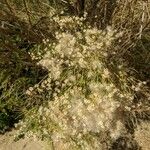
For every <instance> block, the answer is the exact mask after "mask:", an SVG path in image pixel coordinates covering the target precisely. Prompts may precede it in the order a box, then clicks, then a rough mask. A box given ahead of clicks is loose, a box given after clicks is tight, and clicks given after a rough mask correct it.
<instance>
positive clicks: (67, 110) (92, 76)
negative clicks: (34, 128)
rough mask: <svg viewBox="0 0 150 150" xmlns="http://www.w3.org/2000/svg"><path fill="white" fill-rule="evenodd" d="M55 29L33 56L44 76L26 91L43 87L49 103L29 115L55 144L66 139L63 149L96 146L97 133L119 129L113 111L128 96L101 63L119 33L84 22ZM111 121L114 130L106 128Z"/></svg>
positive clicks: (117, 133) (95, 147) (41, 90)
mask: <svg viewBox="0 0 150 150" xmlns="http://www.w3.org/2000/svg"><path fill="white" fill-rule="evenodd" d="M73 20H76V21H77V18H73V19H72V18H69V19H68V20H66V19H65V20H61V21H60V23H61V26H64V24H66V22H67V21H68V22H71V21H73ZM56 21H57V19H56ZM78 24H79V23H78ZM55 35H56V42H53V43H50V41H49V40H44V44H45V47H46V48H45V49H44V50H43V51H44V52H45V54H44V56H42V59H41V60H40V61H39V62H38V65H41V66H43V67H45V68H46V69H47V70H48V71H49V73H48V76H47V78H45V79H43V81H41V82H40V84H39V85H35V86H34V87H30V89H29V90H28V91H27V94H28V95H32V93H33V92H35V91H36V89H37V90H38V94H40V93H42V92H43V90H46V91H47V92H48V93H50V95H51V96H50V97H49V98H50V99H49V102H48V106H46V107H45V106H41V107H40V108H39V110H38V113H37V112H36V113H35V114H33V116H34V115H35V116H36V117H35V118H36V119H37V118H38V121H37V122H38V126H39V128H40V129H42V131H41V132H42V134H43V135H45V136H46V137H48V136H51V139H52V141H53V143H54V145H57V144H56V143H57V142H58V141H60V143H63V145H65V143H68V144H67V147H68V145H69V148H66V150H67V149H72V148H77V147H78V148H79V147H80V148H81V149H88V150H89V149H92V148H93V147H94V149H100V147H101V143H100V140H99V137H100V136H101V134H103V133H105V132H110V133H111V134H110V136H112V137H118V136H119V134H120V133H121V126H120V128H119V127H118V126H117V125H116V122H118V119H117V117H116V114H117V113H116V112H117V111H118V108H119V107H120V105H121V103H120V101H121V100H125V99H128V98H129V97H130V93H129V94H127V95H123V94H122V93H121V92H120V91H119V90H118V89H117V88H116V87H115V85H114V84H112V83H111V79H110V72H109V70H108V68H106V67H105V63H104V60H105V58H106V57H107V55H108V53H109V47H110V46H111V44H112V42H113V41H114V39H116V38H118V34H116V32H115V31H114V30H113V29H111V28H110V27H108V28H107V30H106V31H101V30H98V29H96V28H90V27H89V28H87V29H85V28H83V30H81V31H77V32H70V31H65V32H62V31H59V32H56V33H55ZM27 122H28V121H27ZM115 126H117V129H116V130H115V129H114V130H110V129H111V128H113V127H114V128H115ZM114 131H115V133H113V134H112V132H114Z"/></svg>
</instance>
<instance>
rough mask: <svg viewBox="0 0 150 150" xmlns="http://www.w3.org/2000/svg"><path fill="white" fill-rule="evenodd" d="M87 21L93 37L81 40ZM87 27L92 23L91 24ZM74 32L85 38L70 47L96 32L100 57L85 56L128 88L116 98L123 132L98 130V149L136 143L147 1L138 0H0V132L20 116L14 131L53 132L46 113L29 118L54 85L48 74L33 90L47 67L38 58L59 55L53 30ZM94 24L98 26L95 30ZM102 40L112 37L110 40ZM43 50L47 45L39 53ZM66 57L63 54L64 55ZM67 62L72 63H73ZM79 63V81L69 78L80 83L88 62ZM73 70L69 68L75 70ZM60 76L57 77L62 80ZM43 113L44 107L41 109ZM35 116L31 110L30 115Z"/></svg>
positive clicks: (145, 108) (149, 68) (143, 116)
mask: <svg viewBox="0 0 150 150" xmlns="http://www.w3.org/2000/svg"><path fill="white" fill-rule="evenodd" d="M68 18H69V19H68ZM90 29H91V30H92V34H93V35H94V36H95V37H96V38H95V39H94V41H92V42H93V43H94V44H93V43H92V42H91V41H90V40H89V42H91V43H92V44H91V43H88V42H87V41H86V35H85V34H84V33H86V32H85V31H87V30H90ZM93 29H96V32H94V31H93ZM111 31H112V32H113V36H112V37H113V38H112V37H111V36H109V37H110V38H109V39H105V37H106V36H107V34H108V35H109V33H110V34H111V33H112V32H111ZM78 32H80V33H82V35H81V36H82V38H83V39H84V38H85V40H81V41H80V39H77V41H78V43H77V47H80V46H82V45H84V46H89V45H90V46H89V47H91V46H92V45H96V44H97V43H100V41H98V38H99V37H101V38H100V39H102V38H104V46H103V48H100V50H102V51H103V54H99V53H98V56H100V58H94V59H93V58H92V55H93V54H91V58H90V59H91V60H96V61H97V62H100V63H101V64H102V68H104V69H105V70H103V71H101V73H100V74H98V75H99V76H101V78H100V79H99V80H100V82H102V83H103V85H106V86H107V85H110V84H113V86H114V88H116V89H117V90H118V91H119V92H120V93H124V95H127V94H131V95H132V100H124V98H120V100H119V102H121V103H122V105H121V106H120V107H119V108H118V109H119V112H120V114H121V118H122V120H121V122H122V124H123V125H124V127H125V133H124V134H122V135H119V136H118V137H117V138H116V139H113V140H112V139H111V138H109V136H106V135H107V132H105V134H104V135H103V137H104V139H105V140H102V143H105V144H106V146H105V149H108V148H110V149H135V150H137V149H140V147H139V146H138V144H137V142H136V141H134V140H133V139H134V132H135V130H136V126H137V125H138V124H139V123H140V122H143V121H145V120H147V121H149V120H150V116H149V115H150V111H149V101H150V95H149V88H150V3H149V1H145V0H138V1H137V0H111V1H108V0H94V1H93V0H1V1H0V132H1V133H4V132H5V131H7V130H9V129H11V128H12V127H14V125H15V123H18V122H19V120H21V121H23V123H22V122H21V123H19V124H18V128H19V127H20V128H21V130H20V132H19V136H22V135H24V134H26V133H28V134H30V131H31V132H33V133H34V134H37V133H38V136H39V135H40V138H46V139H47V138H48V139H51V138H52V137H51V132H52V131H51V130H50V127H48V124H50V123H49V121H50V120H48V121H47V122H46V121H45V122H44V123H39V122H38V120H36V119H37V118H38V119H39V120H40V115H38V116H36V115H37V112H39V109H41V108H42V109H41V111H42V110H43V109H44V108H45V106H47V104H48V103H49V101H52V100H54V99H53V94H54V93H55V87H56V85H55V80H52V81H51V82H50V83H48V85H52V87H51V89H48V87H45V86H43V87H42V90H43V91H42V92H39V91H37V89H38V88H40V87H41V86H42V85H41V84H42V83H43V82H44V81H45V79H47V77H49V75H50V72H51V70H52V68H47V67H46V65H43V62H42V60H45V57H48V59H49V60H51V58H54V59H58V58H59V57H60V56H59V55H61V54H60V53H57V49H56V47H55V46H57V45H58V44H61V40H60V39H61V38H60V39H59V38H57V35H59V36H60V37H61V36H63V33H64V34H68V33H69V34H71V35H72V36H74V37H75V38H76V34H77V33H78ZM93 32H94V33H93ZM99 32H101V33H103V34H102V35H101V33H100V34H99V35H98V34H97V33H99ZM56 33H57V34H56ZM116 35H118V36H116ZM66 38H67V37H66ZM70 38H72V37H70ZM111 38H112V39H111ZM107 40H108V41H109V40H110V41H111V44H110V45H109V44H108V45H109V46H108V45H107V43H106V42H107ZM68 42H69V41H68ZM86 42H87V43H86ZM73 48H74V49H75V47H73ZM48 51H49V52H50V53H51V51H54V53H53V54H52V55H48V56H46V53H47V52H48ZM81 53H82V52H81ZM96 54H97V53H96ZM105 54H106V55H105ZM67 59H68V58H63V61H66V60H67ZM69 60H70V58H69ZM86 60H87V58H86ZM86 63H88V62H86ZM73 67H74V68H76V65H75V66H73ZM80 67H81V66H79V69H81V70H78V71H81V72H82V73H83V74H82V75H83V78H82V81H81V82H80V80H78V81H79V82H80V83H78V81H76V82H75V84H76V85H78V86H80V87H82V88H83V89H86V90H87V89H88V88H86V87H88V85H87V86H85V84H89V80H88V79H87V78H86V73H87V72H88V71H89V70H90V69H91V70H92V67H91V68H90V67H89V68H90V69H89V68H88V67H85V68H84V67H81V68H80ZM54 68H56V67H55V66H54ZM64 68H65V69H66V68H67V67H66V66H65V67H64ZM88 69H89V70H88ZM72 70H73V69H72ZM72 70H71V71H72ZM73 71H75V69H74V70H73ZM73 71H72V72H73ZM86 71H87V72H86ZM96 71H97V72H98V71H99V69H97V70H96ZM107 71H108V72H109V77H107V75H108V74H107ZM72 72H71V73H72ZM54 73H56V72H55V71H54ZM63 73H66V74H67V76H65V79H67V78H68V76H69V73H70V72H69V71H68V70H67V71H64V72H63ZM94 73H95V72H94ZM72 74H73V75H75V76H76V75H78V74H80V73H79V72H75V73H74V72H73V73H72ZM96 75H97V74H95V75H94V78H96V77H95V76H96ZM105 75H106V77H105ZM62 78H63V76H62ZM62 78H61V79H58V81H61V82H63V81H64V80H63V79H62ZM76 78H78V77H76ZM79 79H80V78H79ZM92 81H93V79H92ZM44 84H45V83H44ZM37 85H38V87H37ZM73 85H74V84H73ZM68 87H71V88H72V87H73V86H72V84H71V86H70V85H69V86H68V85H66V89H67V88H68ZM36 88H37V89H36ZM58 89H59V90H60V91H61V92H62V93H61V94H60V95H63V92H64V91H63V90H64V89H63V88H61V87H59V88H58ZM68 89H69V88H68ZM104 89H105V87H104ZM107 92H108V91H107ZM111 92H112V91H109V93H111ZM35 93H36V94H35ZM50 93H52V94H50ZM99 93H101V92H99ZM126 98H127V97H126ZM50 103H51V102H50ZM56 107H57V106H56ZM50 108H52V106H51V104H50ZM108 111H109V109H108ZM43 112H44V111H43ZM50 114H51V113H50ZM44 115H45V114H44V113H43V117H44ZM35 116H36V117H37V118H36V119H35V120H34V119H33V118H34V117H35ZM32 117H33V118H32ZM58 122H59V121H58ZM24 124H26V127H25V128H24V127H23V125H24ZM22 129H23V130H22ZM43 129H46V131H47V132H50V133H48V136H47V134H44V133H43ZM53 130H55V129H53ZM113 132H114V131H113ZM43 135H46V136H43ZM100 136H101V134H100ZM83 138H84V137H83ZM98 139H99V135H98V136H97V135H93V133H90V134H89V139H88V140H89V141H90V140H91V141H92V140H93V141H97V140H98ZM108 139H109V140H108ZM73 140H74V139H73ZM88 140H87V141H88ZM131 141H132V142H131ZM128 143H130V144H128ZM54 145H55V143H54ZM77 145H78V146H77V147H75V149H77V148H79V149H84V148H82V147H80V144H77ZM108 145H109V146H108ZM85 147H86V148H88V147H87V146H85ZM66 149H67V148H66ZM89 149H90V148H89ZM94 149H96V147H94ZM103 149H104V148H103Z"/></svg>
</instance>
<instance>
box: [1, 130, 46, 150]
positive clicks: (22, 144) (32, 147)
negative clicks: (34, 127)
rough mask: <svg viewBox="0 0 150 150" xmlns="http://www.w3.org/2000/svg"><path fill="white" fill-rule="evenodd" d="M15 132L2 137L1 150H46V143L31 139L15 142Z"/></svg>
mask: <svg viewBox="0 0 150 150" xmlns="http://www.w3.org/2000/svg"><path fill="white" fill-rule="evenodd" d="M14 133H15V132H14V131H11V132H8V133H6V134H4V135H0V150H46V146H45V143H44V142H42V141H35V140H33V139H32V138H30V139H20V140H19V141H17V142H15V141H14V140H13V135H14Z"/></svg>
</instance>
